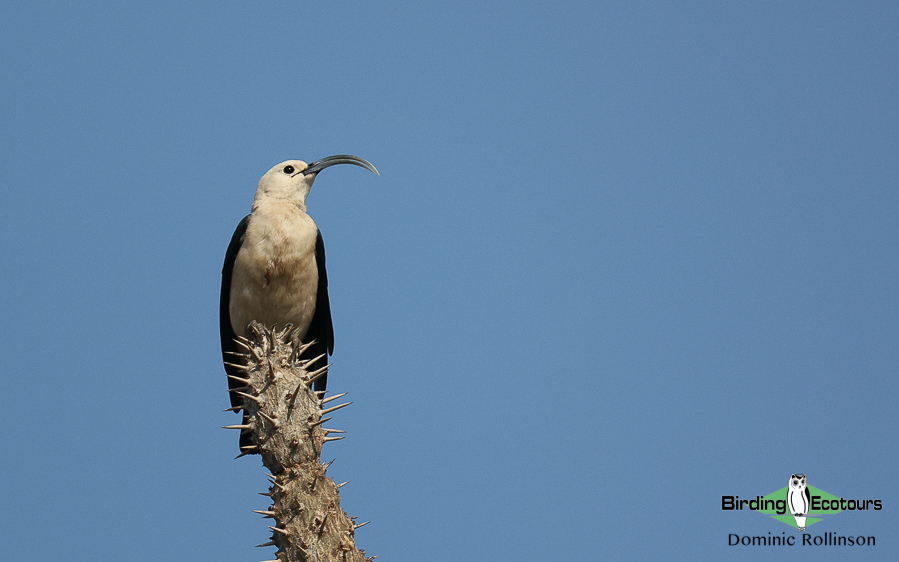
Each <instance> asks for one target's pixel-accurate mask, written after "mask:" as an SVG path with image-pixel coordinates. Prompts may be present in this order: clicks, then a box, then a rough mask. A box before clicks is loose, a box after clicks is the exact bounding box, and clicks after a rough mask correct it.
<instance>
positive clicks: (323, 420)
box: [309, 418, 331, 429]
mask: <svg viewBox="0 0 899 562" xmlns="http://www.w3.org/2000/svg"><path fill="white" fill-rule="evenodd" d="M330 419H331V418H322V419H320V420H318V421H317V422H315V423H310V424H309V427H310V429H311V428H313V427H315V426H317V425H321V424H323V423H325V422H326V421H329V420H330Z"/></svg>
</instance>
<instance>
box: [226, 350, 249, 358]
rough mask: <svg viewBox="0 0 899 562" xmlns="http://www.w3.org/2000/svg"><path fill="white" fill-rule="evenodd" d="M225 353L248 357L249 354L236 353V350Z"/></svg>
mask: <svg viewBox="0 0 899 562" xmlns="http://www.w3.org/2000/svg"><path fill="white" fill-rule="evenodd" d="M225 353H227V354H228V355H233V356H235V357H249V356H250V354H249V353H238V352H236V351H226V352H225Z"/></svg>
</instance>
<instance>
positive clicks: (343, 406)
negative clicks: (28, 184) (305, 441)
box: [238, 392, 352, 416]
mask: <svg viewBox="0 0 899 562" xmlns="http://www.w3.org/2000/svg"><path fill="white" fill-rule="evenodd" d="M238 394H240V392H238ZM350 404H352V402H344V403H343V404H341V405H340V406H332V407H331V408H328V409H327V410H322V412H321V414H319V415H321V416H323V415H325V414H330V413H331V412H333V411H335V410H339V409H341V408H345V407H347V406H349V405H350Z"/></svg>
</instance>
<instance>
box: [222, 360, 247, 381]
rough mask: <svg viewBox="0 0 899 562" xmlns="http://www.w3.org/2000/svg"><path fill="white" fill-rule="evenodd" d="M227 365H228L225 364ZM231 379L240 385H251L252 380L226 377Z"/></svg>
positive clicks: (231, 376) (232, 376)
mask: <svg viewBox="0 0 899 562" xmlns="http://www.w3.org/2000/svg"><path fill="white" fill-rule="evenodd" d="M225 364H226V365H227V363H225ZM226 376H227V377H228V378H229V379H231V380H235V381H237V382H239V383H243V384H250V379H242V378H240V377H235V376H234V375H226Z"/></svg>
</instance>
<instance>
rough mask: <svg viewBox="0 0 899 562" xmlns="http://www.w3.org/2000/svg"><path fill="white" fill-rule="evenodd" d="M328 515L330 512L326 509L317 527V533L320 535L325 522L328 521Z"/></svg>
mask: <svg viewBox="0 0 899 562" xmlns="http://www.w3.org/2000/svg"><path fill="white" fill-rule="evenodd" d="M328 515H330V512H329V511H326V512H325V516H324V517H323V518H322V525H321V527H319V528H318V534H319V535H321V534H322V531H324V530H325V523H327V522H328Z"/></svg>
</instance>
